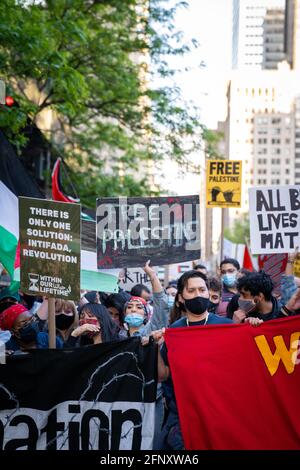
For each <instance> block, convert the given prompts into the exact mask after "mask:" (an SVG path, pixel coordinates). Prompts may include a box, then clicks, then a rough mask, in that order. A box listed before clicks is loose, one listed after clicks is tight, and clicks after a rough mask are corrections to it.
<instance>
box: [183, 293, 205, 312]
mask: <svg viewBox="0 0 300 470" xmlns="http://www.w3.org/2000/svg"><path fill="white" fill-rule="evenodd" d="M183 300H184V306H185V308H186V309H187V310H188V311H189V312H191V313H193V314H194V315H202V313H204V312H205V311H206V310H207V308H208V303H209V299H207V298H205V297H200V296H199V297H194V298H193V299H183Z"/></svg>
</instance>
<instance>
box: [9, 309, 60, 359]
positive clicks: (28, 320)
mask: <svg viewBox="0 0 300 470" xmlns="http://www.w3.org/2000/svg"><path fill="white" fill-rule="evenodd" d="M0 328H1V330H3V331H6V330H8V331H10V333H11V335H12V336H11V338H10V340H9V341H8V342H7V343H6V344H5V346H6V349H7V350H9V351H18V350H21V351H24V350H27V349H36V348H38V349H46V348H48V345H49V337H48V333H46V332H43V331H39V326H38V322H37V321H35V319H34V316H33V315H32V314H31V313H30V312H29V311H28V310H27V309H26V307H24V305H20V304H16V305H11V306H10V307H9V308H7V309H6V310H4V311H3V312H2V313H1V314H0ZM56 347H57V348H62V347H63V341H61V339H60V338H58V337H56Z"/></svg>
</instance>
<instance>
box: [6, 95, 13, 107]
mask: <svg viewBox="0 0 300 470" xmlns="http://www.w3.org/2000/svg"><path fill="white" fill-rule="evenodd" d="M5 104H6V106H9V107H11V106H13V105H14V104H15V100H14V99H13V97H12V96H6V98H5Z"/></svg>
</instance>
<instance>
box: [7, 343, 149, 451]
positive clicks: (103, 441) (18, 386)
mask: <svg viewBox="0 0 300 470" xmlns="http://www.w3.org/2000/svg"><path fill="white" fill-rule="evenodd" d="M156 379H157V347H156V345H154V344H153V343H151V344H149V345H147V346H142V345H141V343H140V338H130V339H128V340H125V341H121V342H116V343H106V344H100V345H96V346H88V347H85V348H78V349H73V350H33V351H32V352H30V353H26V354H21V355H17V356H15V357H12V358H9V359H8V360H7V363H6V365H4V364H3V365H0V449H1V450H75V451H76V450H101V451H107V450H139V449H143V450H148V449H151V448H152V440H153V433H154V412H155V397H156Z"/></svg>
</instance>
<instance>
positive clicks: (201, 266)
mask: <svg viewBox="0 0 300 470" xmlns="http://www.w3.org/2000/svg"><path fill="white" fill-rule="evenodd" d="M194 269H206V271H207V267H206V266H204V264H196V265H195V266H194Z"/></svg>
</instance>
